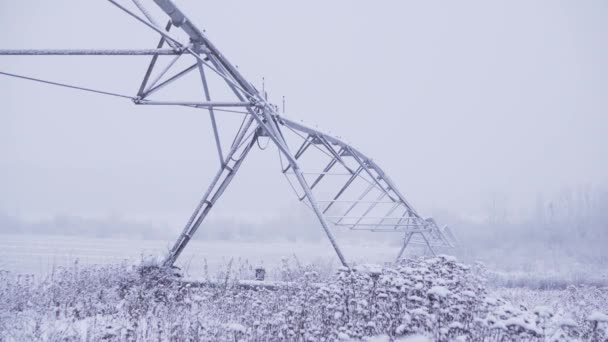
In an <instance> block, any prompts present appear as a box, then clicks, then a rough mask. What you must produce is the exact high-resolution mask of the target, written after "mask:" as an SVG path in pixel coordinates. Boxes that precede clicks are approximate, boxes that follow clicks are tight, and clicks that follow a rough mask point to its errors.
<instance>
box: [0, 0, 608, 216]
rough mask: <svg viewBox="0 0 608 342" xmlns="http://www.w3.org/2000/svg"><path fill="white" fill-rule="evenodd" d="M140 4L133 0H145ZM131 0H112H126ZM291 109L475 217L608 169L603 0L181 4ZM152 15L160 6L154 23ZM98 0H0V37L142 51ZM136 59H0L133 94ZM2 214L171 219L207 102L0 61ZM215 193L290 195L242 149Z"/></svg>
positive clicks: (192, 162)
mask: <svg viewBox="0 0 608 342" xmlns="http://www.w3.org/2000/svg"><path fill="white" fill-rule="evenodd" d="M144 2H145V1H144ZM125 3H127V2H125ZM178 3H179V4H181V5H182V7H183V9H184V10H185V12H186V13H188V15H189V16H190V17H191V19H192V20H193V21H194V22H196V23H197V24H198V25H199V27H201V28H204V29H206V31H207V33H208V35H209V37H210V38H211V39H212V40H213V41H214V42H215V44H216V45H217V46H218V47H219V48H220V49H221V50H222V51H223V52H224V54H225V55H226V56H227V57H228V58H229V59H230V60H231V61H232V62H233V63H234V64H237V65H238V66H239V69H240V70H241V72H242V73H243V74H244V75H245V76H246V77H247V78H248V79H249V80H250V81H251V82H253V83H255V84H258V85H259V84H260V83H261V78H262V76H264V77H265V78H266V85H267V88H268V89H269V90H270V97H271V100H274V101H275V102H276V103H279V102H280V98H281V96H283V95H284V96H286V98H287V116H288V117H290V118H293V119H303V120H304V121H305V122H307V123H312V124H316V125H318V127H319V128H323V129H324V130H329V131H331V132H333V133H336V134H339V135H341V136H342V137H345V138H346V139H347V140H348V141H350V142H351V143H353V144H354V145H355V146H357V147H359V148H360V149H361V150H363V151H365V152H366V153H367V154H368V155H369V156H372V157H373V158H374V160H376V161H377V162H378V163H379V164H380V165H381V166H383V168H384V169H385V171H386V172H387V173H388V174H390V175H391V177H392V178H393V180H394V181H395V182H396V183H397V185H398V186H399V187H400V189H401V191H402V192H403V193H404V194H405V195H406V197H407V198H408V199H409V200H410V201H411V202H412V203H413V204H414V206H415V207H417V208H418V209H419V211H421V212H422V213H426V212H431V211H433V210H437V209H441V210H449V211H451V212H453V213H456V214H460V215H475V214H477V213H478V212H479V211H480V210H481V208H483V206H484V204H485V203H486V202H487V201H488V198H489V197H490V196H491V194H493V193H498V194H501V195H504V196H506V198H507V199H508V202H509V205H510V206H511V207H512V208H521V207H525V206H527V205H532V204H533V203H534V201H535V199H536V196H537V194H539V193H545V194H551V193H553V192H556V191H559V190H560V189H562V188H564V187H571V186H579V185H606V184H608V158H607V156H608V153H607V149H608V144H607V138H606V137H607V134H608V96H607V94H608V39H607V38H608V21H607V20H606V18H608V3H607V2H605V1H569V2H566V1H562V2H558V1H533V2H531V1H501V2H488V1H459V2H454V1H445V2H437V1H407V2H404V1H316V0H313V1H305V2H287V1H278V0H277V1H265V0H262V1H186V0H182V1H179V2H178ZM164 20H165V18H163V21H164ZM157 40H158V37H157V35H156V34H155V33H154V32H151V31H150V30H149V29H147V28H145V27H144V26H142V25H141V24H139V23H137V22H135V21H134V20H133V19H131V18H129V17H127V16H126V15H125V14H124V13H122V12H120V11H119V10H117V9H116V8H115V7H113V6H112V5H111V4H110V3H108V2H107V1H103V0H97V1H76V0H60V1H59V0H58V1H34V0H23V1H1V2H0V48H80V47H81V48H113V47H116V48H130V47H133V48H152V47H155V45H156V43H157ZM147 63H148V58H147V57H110V58H98V57H68V58H63V57H51V58H48V57H0V71H6V72H15V73H22V74H26V75H34V76H37V77H42V78H48V79H53V80H58V81H64V82H68V83H76V84H80V85H86V86H91V87H96V88H101V89H106V90H111V91H116V92H121V93H126V94H134V93H135V92H136V91H137V88H138V86H139V82H140V79H141V77H142V75H143V73H144V72H145V69H146V67H147ZM0 89H1V90H2V92H1V94H2V95H1V97H0V99H1V101H0V211H3V212H6V213H8V214H11V215H19V216H21V217H24V218H37V217H41V216H51V215H55V214H57V213H64V214H71V215H83V216H88V215H93V216H104V215H109V214H112V215H122V216H125V217H134V218H142V219H144V220H150V221H161V222H166V223H169V224H170V225H176V226H181V225H182V224H183V223H184V221H185V218H186V217H187V216H188V215H189V214H190V212H191V210H192V209H193V207H194V205H195V202H196V201H198V198H199V197H200V195H201V194H202V192H203V190H204V189H206V186H207V183H208V182H209V180H210V178H211V176H212V175H213V174H214V173H215V170H216V167H217V165H216V164H217V161H216V159H217V155H216V152H215V147H214V145H213V140H212V138H211V130H210V126H209V122H208V116H207V115H204V112H202V111H194V110H188V109H174V108H150V107H144V108H141V107H136V106H134V105H133V104H132V103H131V102H129V101H128V100H123V99H115V98H106V97H103V96H99V95H94V94H86V93H79V92H74V91H71V90H65V89H59V88H54V87H51V86H46V85H39V84H34V83H31V82H27V81H22V80H16V79H11V78H6V77H3V76H0ZM251 157H252V158H251V159H248V160H247V161H246V162H245V164H244V166H243V168H242V173H241V174H239V175H238V176H237V179H236V181H235V182H234V183H233V184H232V185H231V188H230V189H229V190H228V191H227V193H226V197H225V198H223V199H222V200H221V202H220V205H218V206H217V207H216V208H215V209H214V210H216V213H215V215H216V217H222V216H224V217H226V216H234V217H247V218H250V219H252V220H256V221H259V220H264V219H266V218H268V217H271V216H273V215H276V214H277V213H279V212H280V211H281V210H283V211H284V210H287V209H290V208H292V207H293V206H298V203H297V201H296V200H295V199H294V198H293V196H292V195H291V193H290V192H289V188H288V186H287V184H286V182H285V180H284V179H283V178H282V177H280V176H279V166H278V161H277V159H276V152H274V151H272V152H269V151H258V150H256V151H254V152H253V154H252V156H251Z"/></svg>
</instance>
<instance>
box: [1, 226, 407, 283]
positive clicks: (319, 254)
mask: <svg viewBox="0 0 608 342" xmlns="http://www.w3.org/2000/svg"><path fill="white" fill-rule="evenodd" d="M171 243H172V241H160V240H128V239H100V238H78V237H74V236H39V235H36V236H34V235H0V269H5V270H8V271H11V272H13V273H28V274H34V275H37V276H43V275H45V274H48V273H49V272H50V271H51V270H52V269H53V267H57V266H66V265H71V264H73V263H74V261H75V260H78V262H79V263H80V264H83V265H93V264H102V265H103V264H117V263H121V262H127V263H137V262H139V261H140V260H141V259H142V257H148V256H158V255H163V254H164V253H165V252H166V251H167V250H168V249H169V248H170V246H171ZM341 246H342V248H343V250H344V253H345V254H346V255H347V256H348V257H349V260H352V261H354V262H357V263H383V262H386V261H391V260H393V259H394V257H395V256H396V254H397V252H398V249H397V247H394V246H392V247H390V246H389V247H387V246H386V245H383V244H380V243H377V242H373V243H367V244H366V243H357V244H343V245H341ZM231 258H234V259H235V261H236V262H239V263H245V262H246V263H248V264H249V265H251V266H253V267H255V266H258V265H262V266H264V267H265V268H267V269H272V268H276V267H277V266H278V265H280V264H281V263H282V261H283V260H284V259H289V260H290V262H296V260H295V259H296V258H297V260H298V261H299V262H301V263H302V264H317V265H324V266H326V267H328V268H335V267H336V266H337V265H338V264H339V262H338V260H337V259H336V257H335V255H334V252H333V249H332V248H331V246H330V245H329V243H328V242H326V241H320V242H318V243H313V242H301V243H300V242H259V243H257V242H256V243H253V242H233V241H210V242H208V241H198V240H194V241H192V242H191V243H190V244H189V245H188V247H187V248H186V250H185V251H184V253H183V254H182V256H180V259H179V262H178V266H180V267H181V268H182V269H184V270H185V271H186V272H187V274H188V275H189V276H190V277H192V278H200V277H201V276H202V275H203V272H204V264H205V261H206V263H207V265H208V268H209V272H210V273H215V272H216V270H218V269H221V268H224V267H225V266H226V264H227V263H228V262H229V261H230V259H231Z"/></svg>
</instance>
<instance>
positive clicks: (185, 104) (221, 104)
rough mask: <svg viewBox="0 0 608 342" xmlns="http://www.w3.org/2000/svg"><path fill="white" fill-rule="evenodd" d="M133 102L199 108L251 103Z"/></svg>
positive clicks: (249, 103) (249, 104)
mask: <svg viewBox="0 0 608 342" xmlns="http://www.w3.org/2000/svg"><path fill="white" fill-rule="evenodd" d="M135 103H137V104H141V105H157V106H192V107H199V108H209V107H212V108H213V107H251V106H253V103H251V102H214V101H210V102H181V101H148V100H140V101H136V102H135Z"/></svg>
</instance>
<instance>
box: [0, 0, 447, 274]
mask: <svg viewBox="0 0 608 342" xmlns="http://www.w3.org/2000/svg"><path fill="white" fill-rule="evenodd" d="M108 1H109V2H110V3H112V4H113V5H115V6H116V7H118V8H119V9H121V10H122V11H124V12H125V13H127V14H128V15H130V16H132V17H133V18H135V19H136V20H137V21H139V22H141V23H142V24H144V25H146V26H147V27H149V28H150V29H152V30H154V31H156V32H157V33H158V34H159V35H160V40H159V42H158V44H157V46H156V48H155V49H143V50H134V49H132V50H0V55H103V56H125V55H132V56H138V55H139V56H141V55H148V56H152V58H151V60H150V63H149V65H148V68H147V70H146V73H145V75H144V78H143V81H142V83H141V85H140V87H139V89H138V91H137V95H136V96H132V97H131V96H127V95H121V94H114V93H110V92H104V91H97V90H94V89H89V88H84V87H78V86H73V85H66V84H61V83H56V82H50V81H45V80H39V79H35V78H31V77H26V76H20V75H14V74H9V73H6V72H1V73H2V74H4V75H8V76H15V77H20V78H25V79H29V80H34V81H40V82H45V83H50V84H54V85H59V86H66V87H70V88H76V89H80V90H86V91H93V92H98V93H102V94H106V95H114V96H121V97H127V98H131V99H132V100H133V102H134V103H135V104H137V105H157V106H185V107H192V108H200V109H204V110H206V111H207V112H208V113H209V116H210V119H211V126H212V129H213V136H214V139H215V143H216V147H217V154H218V157H219V161H220V167H219V170H218V172H217V174H216V175H215V177H214V178H213V180H212V181H211V184H210V185H209V188H208V189H207V191H206V192H205V193H204V195H203V197H202V199H201V200H200V202H199V203H198V205H197V206H196V208H195V210H194V212H193V214H192V216H191V217H190V219H189V220H188V222H187V224H186V226H185V227H184V229H183V231H182V233H181V234H180V235H179V237H178V239H177V241H176V242H175V244H174V245H173V248H172V249H171V250H170V252H169V253H168V255H167V256H166V259H165V264H166V265H172V264H173V263H174V262H175V261H176V259H177V258H178V257H179V255H180V253H181V252H182V251H183V250H184V248H185V247H186V245H187V244H188V242H189V241H190V240H191V239H192V237H193V235H194V234H195V232H196V230H197V229H198V228H199V227H200V226H201V224H202V222H203V221H204V220H205V218H206V217H207V215H208V214H209V212H210V211H211V209H212V208H213V206H214V205H215V204H216V202H217V201H218V199H219V198H220V197H221V195H222V193H223V192H224V191H225V190H226V188H227V187H228V185H229V184H230V182H231V181H232V179H233V178H234V176H235V175H236V173H237V172H238V170H239V168H240V166H241V164H242V163H243V161H244V160H245V158H246V157H247V155H248V153H249V152H250V151H251V150H252V148H253V147H254V145H255V144H256V143H258V144H259V140H260V139H269V141H271V142H272V143H273V144H274V145H275V146H276V147H277V148H278V151H279V158H280V161H281V166H282V168H281V172H282V173H283V174H284V175H285V177H286V178H287V180H288V181H289V184H290V185H291V187H292V189H293V191H294V192H295V193H296V194H297V196H298V199H299V200H300V201H301V202H303V203H305V204H306V205H307V206H308V207H310V208H311V209H312V210H313V212H314V213H315V214H316V216H317V218H318V220H319V223H320V224H321V226H322V228H323V230H324V232H325V234H326V235H327V238H328V239H329V241H330V242H331V244H332V246H333V248H334V249H335V251H336V254H337V256H338V258H339V259H340V262H341V263H342V264H343V265H345V266H348V263H347V261H346V258H345V257H344V255H343V253H342V251H341V249H340V247H339V245H338V243H337V241H336V239H335V237H334V234H333V233H332V230H331V226H335V227H345V228H347V229H350V230H368V231H375V232H396V233H400V234H403V244H402V247H401V249H400V251H399V253H398V255H397V259H399V258H400V257H401V256H402V254H403V252H404V250H405V248H406V247H407V246H408V245H411V244H423V245H425V246H427V247H428V249H429V250H430V251H431V252H432V253H434V250H435V248H436V247H448V248H453V247H454V245H455V243H456V241H455V237H454V236H453V234H452V233H451V232H450V231H449V230H448V229H447V227H446V228H439V227H438V226H437V224H436V223H435V221H434V220H432V219H424V218H422V217H421V216H420V214H418V213H417V212H416V210H415V209H414V208H413V207H412V206H411V205H410V203H408V201H407V200H406V199H405V197H404V196H403V194H402V193H401V192H400V191H399V190H398V189H397V187H396V185H395V184H394V183H393V181H392V180H391V179H390V178H389V177H388V176H387V175H386V173H385V172H384V171H383V170H382V169H381V168H380V166H378V165H377V164H376V163H375V162H374V161H373V160H372V159H371V158H369V157H368V156H366V155H365V154H363V153H362V152H361V151H359V150H357V149H356V148H354V147H353V146H351V145H350V144H348V143H346V142H344V141H343V140H342V139H340V138H338V137H335V136H332V135H330V134H327V133H324V132H321V131H319V130H317V129H313V128H310V127H307V126H305V125H303V124H301V123H296V122H294V121H292V120H289V119H287V118H285V117H284V116H281V115H280V114H279V112H278V110H277V107H276V106H274V105H272V104H271V103H269V102H268V101H267V99H266V96H265V94H262V92H260V91H258V90H257V89H256V88H255V87H254V86H253V85H252V84H251V83H250V82H248V81H247V80H246V79H245V78H244V77H243V76H242V75H241V73H240V72H239V71H238V69H237V68H235V67H234V66H233V65H232V64H231V63H230V62H229V61H228V60H227V59H226V57H225V56H224V55H222V53H221V52H220V50H219V49H218V48H217V47H216V46H215V45H214V44H213V43H212V42H211V41H209V39H208V38H207V37H206V36H205V34H204V33H203V32H202V31H201V30H200V29H199V28H197V27H196V26H195V25H194V23H192V22H191V21H190V20H189V19H188V17H187V16H186V15H185V14H184V13H183V12H182V11H181V10H180V9H178V8H177V7H176V6H175V4H174V3H173V2H172V1H171V0H154V2H155V3H156V5H158V7H159V8H160V9H161V10H162V12H164V14H166V15H167V16H168V17H169V20H168V23H167V25H165V26H164V27H161V26H160V25H159V24H158V23H157V22H156V20H154V18H153V16H152V15H151V14H150V12H149V11H148V9H146V8H145V7H144V6H143V4H142V3H141V2H140V1H139V0H133V3H134V4H135V5H136V7H137V8H138V9H139V10H140V12H141V13H142V14H143V16H144V17H140V16H139V15H137V14H136V13H134V11H131V10H129V9H128V8H127V7H126V6H124V5H122V4H120V3H118V2H117V1H114V0H108ZM172 27H176V28H179V29H181V30H183V32H185V33H186V34H187V36H188V37H189V42H188V43H181V42H180V41H178V40H177V39H175V38H173V36H172V35H171V34H170V30H171V28H172ZM159 56H173V57H172V59H171V60H170V61H169V62H168V63H167V64H166V65H165V66H164V67H162V68H160V67H159V66H158V64H159V63H158V62H159ZM184 58H189V59H191V60H192V62H191V64H188V65H189V66H188V67H185V68H182V69H179V70H178V71H175V69H176V68H177V67H176V62H177V61H178V60H179V59H184ZM192 72H198V74H199V75H198V76H199V78H200V82H201V84H202V88H203V94H202V100H201V101H166V100H161V101H159V100H152V99H151V96H152V95H153V94H155V93H157V92H159V91H161V90H163V89H164V88H166V87H169V86H171V85H172V84H173V83H174V82H176V81H178V80H179V79H180V78H182V77H184V76H185V75H188V74H190V73H192ZM209 73H213V74H214V75H217V76H219V77H220V78H221V79H222V80H223V81H224V82H225V83H226V84H227V85H228V87H229V88H230V90H231V92H232V93H233V95H234V98H235V100H234V101H231V102H226V101H213V100H212V96H211V89H210V86H209V82H208V76H209ZM153 75H154V76H153ZM169 75H170V76H169ZM224 112H234V113H240V114H242V115H243V120H242V122H241V124H240V126H239V128H238V130H236V132H233V133H234V138H233V139H232V143H230V144H222V142H221V132H220V130H219V129H218V124H217V120H218V115H224V114H225V113H224ZM263 137H265V138H263ZM226 145H228V146H226ZM294 150H295V153H294V152H292V151H294ZM303 167H305V168H306V169H303Z"/></svg>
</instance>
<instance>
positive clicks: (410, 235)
mask: <svg viewBox="0 0 608 342" xmlns="http://www.w3.org/2000/svg"><path fill="white" fill-rule="evenodd" d="M412 235H414V233H412V232H407V233H405V238H404V239H403V246H401V249H400V250H399V254H397V258H396V259H395V262H399V260H401V256H402V255H403V252H405V248H406V247H407V245H408V244H409V243H410V239H411V238H412Z"/></svg>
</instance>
